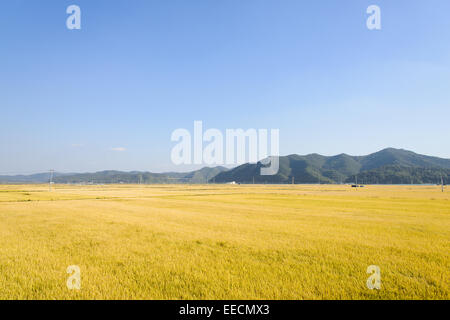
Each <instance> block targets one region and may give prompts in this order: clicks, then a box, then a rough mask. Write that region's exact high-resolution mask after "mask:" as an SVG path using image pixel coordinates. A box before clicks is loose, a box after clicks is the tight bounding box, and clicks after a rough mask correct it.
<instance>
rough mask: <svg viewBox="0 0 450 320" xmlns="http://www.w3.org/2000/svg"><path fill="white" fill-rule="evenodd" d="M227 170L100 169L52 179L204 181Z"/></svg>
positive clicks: (76, 181)
mask: <svg viewBox="0 0 450 320" xmlns="http://www.w3.org/2000/svg"><path fill="white" fill-rule="evenodd" d="M225 170H227V168H225V167H220V166H219V167H214V168H209V167H205V168H202V169H200V170H196V171H191V172H167V173H152V172H140V171H132V172H123V171H100V172H94V173H80V174H72V175H66V176H59V177H56V178H55V179H53V181H54V182H55V183H145V184H151V183H206V182H207V181H208V180H210V179H212V178H213V177H214V176H216V175H217V174H218V173H220V172H223V171H225Z"/></svg>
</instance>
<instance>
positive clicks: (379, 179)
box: [215, 148, 450, 184]
mask: <svg viewBox="0 0 450 320" xmlns="http://www.w3.org/2000/svg"><path fill="white" fill-rule="evenodd" d="M261 167H262V164H261V162H258V163H256V164H248V163H247V164H244V165H241V166H238V167H236V168H234V169H232V170H229V171H226V172H221V173H219V174H218V175H217V176H216V177H215V181H216V182H222V183H223V182H231V181H236V182H239V183H252V182H253V181H254V182H255V183H292V181H294V182H295V183H353V182H356V180H358V182H360V183H381V184H391V183H392V184H409V183H415V184H420V183H438V182H439V181H440V179H441V176H442V177H443V179H444V180H445V182H446V183H448V182H449V181H450V159H442V158H437V157H430V156H425V155H420V154H417V153H414V152H412V151H407V150H403V149H393V148H388V149H384V150H381V151H379V152H376V153H373V154H370V155H367V156H350V155H347V154H339V155H336V156H331V157H327V156H322V155H319V154H309V155H305V156H300V155H295V154H293V155H289V156H283V157H280V168H279V171H278V174H276V175H274V176H261V175H260V169H261Z"/></svg>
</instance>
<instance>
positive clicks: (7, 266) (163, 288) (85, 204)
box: [0, 185, 450, 299]
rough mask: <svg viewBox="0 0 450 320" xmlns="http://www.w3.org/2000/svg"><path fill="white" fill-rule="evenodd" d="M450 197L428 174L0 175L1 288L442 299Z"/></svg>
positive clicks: (10, 292) (30, 292) (57, 293)
mask: <svg viewBox="0 0 450 320" xmlns="http://www.w3.org/2000/svg"><path fill="white" fill-rule="evenodd" d="M449 200H450V191H448V190H447V191H446V192H444V193H442V192H440V189H439V188H438V187H433V186H422V187H418V186H410V187H409V186H396V187H394V186H368V187H366V188H362V189H358V190H356V189H352V188H350V187H348V186H330V185H324V186H305V185H296V186H291V185H282V186H263V185H251V186H243V185H241V186H231V185H230V186H229V185H191V186H186V185H159V186H124V185H114V186H59V185H58V186H56V190H55V191H53V192H51V193H50V192H48V187H47V186H43V185H29V186H28V185H27V186H23V185H17V186H0V299H386V298H392V299H449V298H450V289H449V276H448V275H449V267H450V261H449V260H450V259H449V244H450V219H449V218H450V201H449ZM372 264H375V265H378V266H380V268H381V280H382V287H381V290H369V289H367V287H366V279H367V277H368V276H369V275H368V274H366V268H367V267H368V266H369V265H372ZM69 265H78V266H80V268H81V278H82V288H81V290H79V291H77V290H68V289H67V287H66V279H67V277H68V276H69V275H68V274H66V268H67V266H69Z"/></svg>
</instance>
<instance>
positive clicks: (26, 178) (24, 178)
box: [0, 172, 71, 183]
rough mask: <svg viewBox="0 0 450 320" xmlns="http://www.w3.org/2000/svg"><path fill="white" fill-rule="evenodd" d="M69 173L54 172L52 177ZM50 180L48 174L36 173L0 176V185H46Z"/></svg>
mask: <svg viewBox="0 0 450 320" xmlns="http://www.w3.org/2000/svg"><path fill="white" fill-rule="evenodd" d="M67 175H71V173H58V172H55V173H54V174H53V177H60V176H67ZM49 179H50V173H48V172H45V173H36V174H30V175H14V176H6V175H4V176H0V183H48V182H49Z"/></svg>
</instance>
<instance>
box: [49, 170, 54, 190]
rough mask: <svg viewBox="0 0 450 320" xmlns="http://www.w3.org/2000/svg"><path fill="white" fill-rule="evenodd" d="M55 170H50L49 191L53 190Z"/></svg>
mask: <svg viewBox="0 0 450 320" xmlns="http://www.w3.org/2000/svg"><path fill="white" fill-rule="evenodd" d="M54 172H55V170H53V169H51V170H50V179H49V180H48V191H49V192H51V191H52V184H53V173H54Z"/></svg>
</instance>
